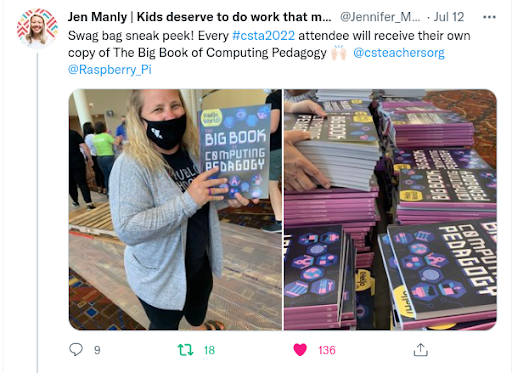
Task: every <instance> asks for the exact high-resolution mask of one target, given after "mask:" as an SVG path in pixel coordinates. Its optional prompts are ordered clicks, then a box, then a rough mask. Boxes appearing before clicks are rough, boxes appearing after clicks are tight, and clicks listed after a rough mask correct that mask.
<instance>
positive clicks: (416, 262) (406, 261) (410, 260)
mask: <svg viewBox="0 0 512 373" xmlns="http://www.w3.org/2000/svg"><path fill="white" fill-rule="evenodd" d="M401 262H402V265H403V266H404V267H405V268H409V269H420V268H421V267H423V266H425V264H424V263H423V260H421V257H419V256H415V255H407V256H406V257H404V258H402V260H401Z"/></svg>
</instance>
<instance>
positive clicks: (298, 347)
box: [293, 343, 308, 356]
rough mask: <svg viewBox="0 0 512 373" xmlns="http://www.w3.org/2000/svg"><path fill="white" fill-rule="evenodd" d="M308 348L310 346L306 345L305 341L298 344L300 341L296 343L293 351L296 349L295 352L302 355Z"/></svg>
mask: <svg viewBox="0 0 512 373" xmlns="http://www.w3.org/2000/svg"><path fill="white" fill-rule="evenodd" d="M307 349H308V346H306V344H305V343H303V344H301V345H300V344H298V343H295V345H294V346H293V351H295V353H296V354H297V355H299V356H302V355H304V354H305V353H306V350H307Z"/></svg>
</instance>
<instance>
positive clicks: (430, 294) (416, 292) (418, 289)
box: [411, 282, 439, 302]
mask: <svg viewBox="0 0 512 373" xmlns="http://www.w3.org/2000/svg"><path fill="white" fill-rule="evenodd" d="M411 294H412V296H413V297H414V298H416V299H420V300H424V301H427V302H428V301H431V300H432V299H434V298H436V297H437V296H438V295H439V293H438V292H437V290H436V287H435V286H434V285H429V284H425V283H423V282H421V283H419V284H418V285H415V286H413V287H412V288H411Z"/></svg>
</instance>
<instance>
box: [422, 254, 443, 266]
mask: <svg viewBox="0 0 512 373" xmlns="http://www.w3.org/2000/svg"><path fill="white" fill-rule="evenodd" d="M425 261H426V262H427V264H428V265H429V266H432V267H436V268H442V267H444V266H445V265H447V264H448V259H446V256H444V255H443V254H438V253H430V254H428V255H427V256H426V257H425Z"/></svg>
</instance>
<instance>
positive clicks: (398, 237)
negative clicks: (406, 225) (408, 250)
mask: <svg viewBox="0 0 512 373" xmlns="http://www.w3.org/2000/svg"><path fill="white" fill-rule="evenodd" d="M412 241H414V238H413V236H412V234H410V233H397V234H395V235H394V236H393V242H395V243H401V244H404V245H406V244H408V243H411V242H412Z"/></svg>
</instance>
